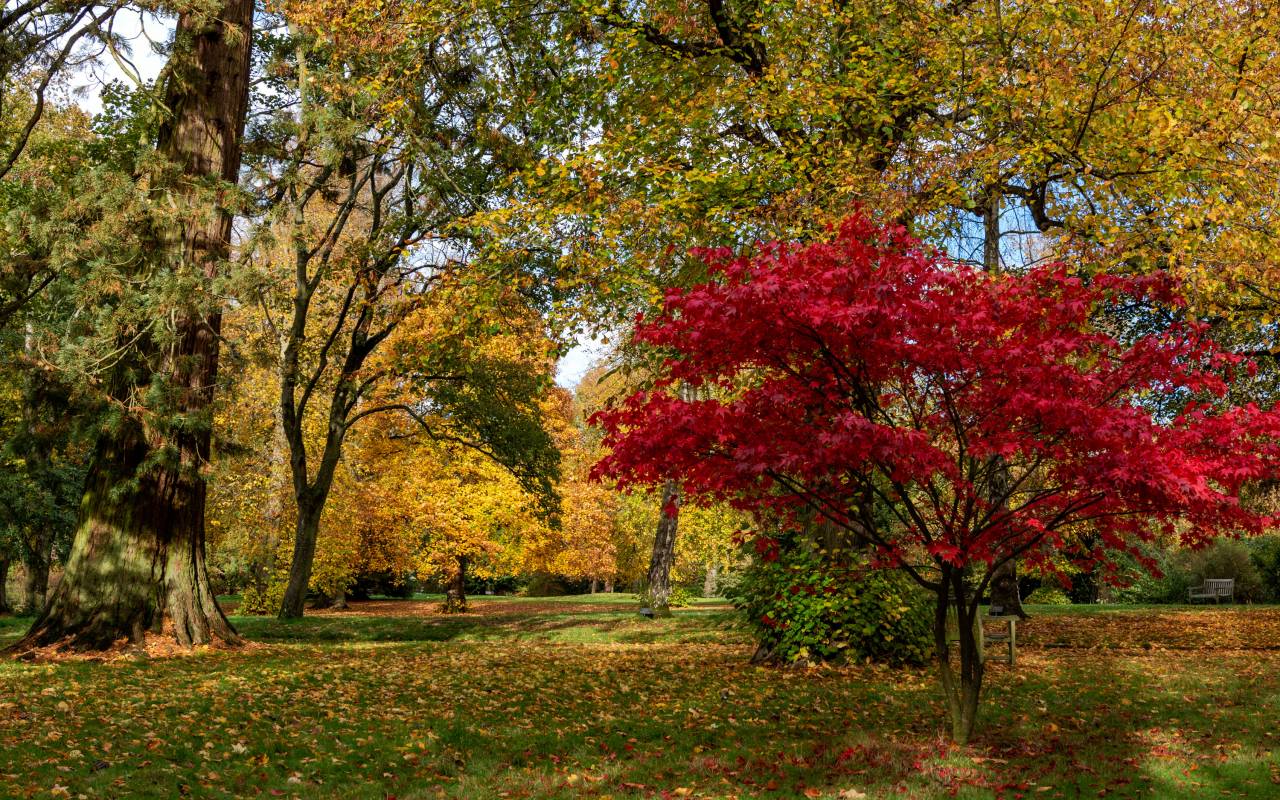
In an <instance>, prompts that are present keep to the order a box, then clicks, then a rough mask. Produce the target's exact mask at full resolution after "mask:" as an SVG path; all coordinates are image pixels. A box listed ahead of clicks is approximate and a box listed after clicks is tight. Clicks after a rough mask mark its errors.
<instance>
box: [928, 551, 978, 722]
mask: <svg viewBox="0 0 1280 800" xmlns="http://www.w3.org/2000/svg"><path fill="white" fill-rule="evenodd" d="M951 609H954V610H955V614H956V623H957V625H956V627H957V631H956V639H957V645H958V647H957V650H958V651H959V653H958V655H959V664H958V666H959V670H958V671H957V670H956V668H955V667H956V665H955V664H953V661H952V652H951V643H950V642H949V641H948V636H947V616H948V611H950V610H951ZM934 612H935V613H934V620H933V641H934V649H935V650H936V659H937V663H938V676H939V678H940V679H941V682H942V690H943V693H944V694H945V695H946V700H947V712H948V715H949V717H950V721H951V738H952V740H953V741H954V742H955V743H956V744H960V745H965V744H968V743H969V740H970V738H972V736H973V730H974V726H975V723H976V722H977V717H978V701H979V699H980V697H981V694H982V678H983V674H984V670H985V666H984V664H983V658H982V653H981V651H980V649H979V648H980V646H979V644H978V639H977V628H976V625H977V604H976V600H971V599H970V598H967V597H966V593H965V586H964V580H963V571H961V570H957V569H953V568H951V567H944V568H943V571H942V581H941V585H940V587H939V589H938V592H937V602H936V605H935V609H934Z"/></svg>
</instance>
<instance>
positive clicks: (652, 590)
mask: <svg viewBox="0 0 1280 800" xmlns="http://www.w3.org/2000/svg"><path fill="white" fill-rule="evenodd" d="M679 526H680V485H679V484H678V483H676V482H675V481H667V482H666V483H665V484H663V486H662V509H661V510H660V511H659V512H658V530H657V533H656V535H655V536H654V538H653V555H652V557H650V559H649V603H650V604H651V607H652V608H653V613H654V616H659V617H666V616H670V615H671V567H672V565H674V564H675V560H676V533H677V531H678V530H679Z"/></svg>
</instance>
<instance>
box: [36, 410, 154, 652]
mask: <svg viewBox="0 0 1280 800" xmlns="http://www.w3.org/2000/svg"><path fill="white" fill-rule="evenodd" d="M147 452H148V447H147V443H146V439H145V436H144V435H143V432H142V427H141V425H139V424H138V423H137V422H136V421H133V420H128V421H125V422H124V423H123V424H122V425H121V428H120V430H117V431H115V432H114V435H103V436H101V437H100V438H99V440H98V445H97V448H96V449H95V451H94V455H93V458H92V460H91V462H90V466H89V474H88V477H87V479H86V483H85V493H84V498H83V499H82V501H81V504H80V517H79V522H78V525H77V528H76V533H75V539H74V541H73V543H72V546H71V553H70V555H69V556H68V557H67V563H66V567H65V570H64V573H63V576H62V580H61V581H60V582H59V583H58V588H57V589H56V590H55V591H54V593H53V596H52V597H50V598H49V602H48V603H47V604H46V605H45V607H44V611H43V613H41V614H40V615H39V616H38V617H37V618H36V621H35V623H34V624H33V625H32V626H31V630H30V631H28V632H27V635H26V637H24V638H23V640H22V641H20V642H19V643H18V644H17V645H15V646H14V649H15V650H18V651H22V650H27V649H30V648H33V647H43V646H47V645H62V646H65V647H68V648H70V649H75V650H101V649H106V648H108V647H111V646H112V645H113V644H115V643H117V642H119V641H121V640H127V641H134V642H139V641H141V640H142V638H143V636H144V634H145V633H146V631H148V630H149V629H152V628H153V627H156V626H157V625H158V624H159V622H160V616H161V613H162V609H163V598H162V587H161V581H162V578H163V572H164V552H163V549H164V548H163V535H162V531H161V530H160V529H159V527H158V526H157V522H159V519H158V517H159V512H161V509H159V508H156V507H155V506H152V507H150V508H148V507H147V506H146V505H145V504H144V503H142V502H141V500H142V499H143V498H147V497H154V496H155V487H154V485H155V482H156V479H157V477H158V476H157V474H156V473H155V472H154V471H152V472H147V473H144V474H142V475H139V474H138V472H139V468H140V467H141V466H142V463H143V460H144V459H145V458H146V456H147ZM135 479H136V482H135Z"/></svg>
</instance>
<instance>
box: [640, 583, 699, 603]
mask: <svg viewBox="0 0 1280 800" xmlns="http://www.w3.org/2000/svg"><path fill="white" fill-rule="evenodd" d="M694 597H695V595H694V593H693V591H692V590H690V589H689V587H687V586H681V585H679V584H676V585H675V586H672V587H671V595H670V597H668V598H667V608H687V607H688V606H690V605H692V604H693V598H694ZM637 599H638V600H639V601H640V607H641V608H653V603H652V601H651V600H650V598H649V591H648V589H645V590H643V591H641V592H640V593H639V595H638V597H637Z"/></svg>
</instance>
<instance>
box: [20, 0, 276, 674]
mask: <svg viewBox="0 0 1280 800" xmlns="http://www.w3.org/2000/svg"><path fill="white" fill-rule="evenodd" d="M253 8H254V4H253V2H252V0H226V2H225V3H224V4H223V5H222V8H221V9H220V12H215V14H213V15H209V16H205V15H196V14H194V13H186V14H182V15H181V16H180V17H179V18H178V25H177V38H176V40H175V46H174V50H173V55H172V56H171V57H170V60H169V63H168V65H167V66H166V71H167V73H168V76H167V85H166V91H165V107H166V109H167V110H168V111H170V112H171V116H170V117H169V118H168V119H167V120H166V122H165V124H164V125H162V126H161V129H160V132H159V135H158V141H157V150H158V152H159V153H160V154H161V155H163V156H164V157H165V158H166V159H167V160H168V161H169V162H170V163H171V164H173V165H174V166H175V167H176V168H177V171H178V173H180V174H179V175H177V176H176V177H174V176H170V175H167V174H164V173H161V174H160V175H159V176H158V177H157V179H156V181H155V185H156V195H157V198H158V200H157V201H158V202H163V203H169V204H172V205H173V206H175V207H176V208H177V209H179V212H180V215H181V217H180V218H181V220H182V224H181V226H180V228H181V229H180V231H178V232H176V233H174V234H173V235H172V236H171V238H170V240H168V241H164V242H162V245H163V247H162V248H161V251H162V255H160V256H158V258H161V259H171V260H172V262H173V263H174V266H175V267H177V268H180V270H181V272H182V273H183V274H188V275H191V276H192V277H193V278H196V279H197V280H199V281H201V285H202V286H205V287H207V286H209V285H210V284H211V282H212V280H213V279H214V278H215V277H216V276H217V275H218V274H219V272H220V271H221V270H222V265H223V264H224V262H225V260H226V258H227V255H228V251H229V246H230V238H231V213H230V211H229V210H228V209H226V208H222V207H220V206H219V204H218V203H217V202H216V201H215V200H214V199H213V198H212V196H211V192H210V190H209V184H210V181H211V180H213V181H222V182H225V183H235V182H237V181H238V178H239V172H240V145H241V136H242V133H243V130H244V121H245V115H246V112H247V109H248V86H249V51H250V37H251V31H252V22H253ZM219 194H221V193H220V192H219ZM212 294H213V293H212V292H209V297H205V298H203V299H202V298H199V297H197V298H194V299H193V301H192V307H191V308H190V309H188V310H187V311H185V312H184V313H183V314H181V315H180V316H179V318H178V319H177V321H176V331H175V334H176V336H175V339H174V341H175V344H174V345H173V346H171V347H169V348H168V350H167V351H158V350H157V348H156V346H155V344H154V343H151V344H146V343H144V344H142V345H139V347H140V348H141V349H140V350H139V352H138V353H137V354H136V355H137V357H138V359H139V361H138V363H137V364H135V365H134V366H136V367H138V366H140V367H142V368H143V369H142V371H141V377H139V375H136V374H135V375H132V376H129V377H128V378H127V379H125V378H123V376H124V375H125V370H123V369H122V370H121V372H120V375H119V376H118V379H119V382H118V384H117V386H116V387H115V388H116V391H117V398H118V399H120V400H123V401H128V400H129V399H130V397H131V395H132V394H133V393H134V392H136V391H138V390H140V389H141V388H142V387H143V386H144V385H145V384H146V383H147V382H148V380H149V378H150V376H152V375H156V374H158V375H160V376H161V382H162V384H163V385H164V386H165V388H166V389H167V395H168V397H167V400H168V403H169V405H168V406H166V407H165V408H163V409H161V413H162V416H168V417H169V418H170V419H171V420H180V421H179V422H173V421H171V422H162V423H161V425H162V427H163V428H166V429H170V430H167V431H166V430H156V431H152V430H147V429H144V428H143V426H142V424H141V423H140V422H139V421H138V420H136V419H133V418H128V419H125V420H123V421H121V422H120V423H118V424H117V425H116V426H115V427H114V428H113V429H112V430H110V431H107V432H105V433H103V434H102V435H101V436H100V437H99V441H98V445H97V447H96V449H95V453H94V458H93V461H92V463H91V465H90V473H89V478H88V481H87V483H86V490H85V494H84V497H83V499H82V501H81V504H80V515H79V521H78V525H77V530H76V534H75V540H74V542H73V544H72V550H71V555H70V556H69V558H68V561H67V565H66V572H65V574H64V576H63V579H62V581H61V582H60V583H59V584H58V588H57V589H56V590H55V592H54V594H53V596H52V597H51V598H50V599H49V602H48V604H47V605H46V607H45V610H44V613H42V614H41V615H40V616H39V617H38V618H37V620H36V622H35V624H34V625H33V626H32V629H31V631H30V632H29V633H28V634H27V636H26V637H24V639H23V640H22V641H21V642H19V643H18V644H17V645H15V648H16V649H19V650H22V649H29V648H30V647H35V646H42V645H51V644H58V645H60V646H66V647H70V648H73V649H103V648H107V647H110V646H112V645H113V644H115V643H117V642H119V641H121V640H130V641H135V642H137V641H140V640H141V639H142V638H143V636H144V634H145V632H146V631H148V630H160V629H161V625H162V622H163V619H164V616H165V615H166V614H167V615H169V617H170V619H171V621H172V633H173V636H174V638H175V639H176V640H177V641H178V642H179V643H180V644H183V645H192V644H204V643H221V644H235V643H237V642H238V641H239V638H238V637H237V636H236V634H235V631H234V630H233V629H232V627H231V625H230V623H229V622H228V621H227V618H226V617H225V616H224V615H223V613H222V611H221V609H220V608H219V607H218V604H217V601H216V600H215V599H214V596H213V591H212V589H211V587H210V584H209V576H208V572H207V570H206V568H205V554H204V536H205V529H204V510H205V497H206V487H205V480H204V475H203V470H204V468H205V467H206V465H207V464H208V460H209V450H210V440H211V434H212V432H211V429H210V412H211V409H210V404H211V402H212V399H213V391H214V381H215V380H216V377H217V369H218V344H219V338H218V336H219V330H220V327H221V318H220V314H219V313H218V310H217V308H216V307H213V308H209V307H207V306H211V305H212V304H214V303H216V300H213V299H210V298H211V297H212ZM161 448H164V449H165V450H169V449H171V450H172V452H173V453H175V455H173V456H169V455H166V456H165V457H163V458H161V459H159V461H160V462H161V463H153V462H155V461H156V460H157V459H155V457H154V456H155V455H156V454H159V453H161V452H163V451H162V450H161Z"/></svg>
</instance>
